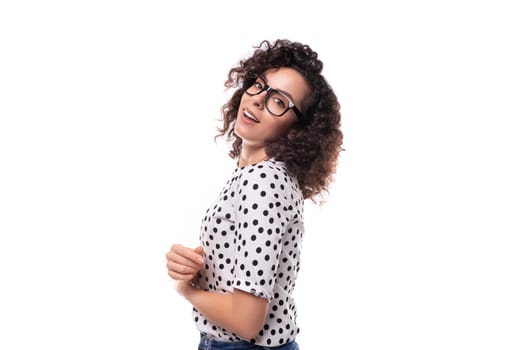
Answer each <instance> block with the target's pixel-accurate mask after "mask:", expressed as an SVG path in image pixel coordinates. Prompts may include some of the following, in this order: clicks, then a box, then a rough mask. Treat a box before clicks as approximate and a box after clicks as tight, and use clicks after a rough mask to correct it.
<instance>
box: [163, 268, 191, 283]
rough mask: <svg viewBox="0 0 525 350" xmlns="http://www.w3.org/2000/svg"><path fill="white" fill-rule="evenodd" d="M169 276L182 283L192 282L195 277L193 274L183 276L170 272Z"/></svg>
mask: <svg viewBox="0 0 525 350" xmlns="http://www.w3.org/2000/svg"><path fill="white" fill-rule="evenodd" d="M168 276H170V277H171V278H172V279H174V280H177V281H178V280H182V281H190V280H192V279H193V277H194V276H195V275H193V274H181V273H177V272H174V271H170V270H168Z"/></svg>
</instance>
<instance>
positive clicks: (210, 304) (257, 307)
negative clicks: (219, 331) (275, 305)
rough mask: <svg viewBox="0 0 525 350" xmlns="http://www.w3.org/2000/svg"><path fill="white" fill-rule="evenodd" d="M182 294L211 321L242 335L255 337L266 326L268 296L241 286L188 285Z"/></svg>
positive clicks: (248, 337) (247, 337)
mask: <svg viewBox="0 0 525 350" xmlns="http://www.w3.org/2000/svg"><path fill="white" fill-rule="evenodd" d="M181 294H182V295H183V296H184V297H185V298H186V299H187V300H188V301H189V302H190V303H191V304H192V305H193V306H194V307H195V308H196V309H197V310H199V312H201V313H202V314H203V315H204V316H205V317H206V318H207V319H208V320H209V321H210V322H212V323H213V324H215V325H217V326H220V327H222V328H224V329H227V330H229V331H231V332H234V333H236V334H237V335H239V336H241V337H243V338H246V339H251V338H254V337H256V336H257V333H258V332H259V330H260V329H261V328H262V327H263V326H264V321H265V320H266V314H267V305H268V303H267V301H266V300H265V299H261V298H257V297H255V296H253V295H250V294H248V293H245V292H242V291H239V290H235V292H234V293H233V294H231V293H217V292H209V291H203V290H201V289H198V288H194V287H191V286H189V285H188V286H187V287H185V288H184V289H183V290H182V291H181Z"/></svg>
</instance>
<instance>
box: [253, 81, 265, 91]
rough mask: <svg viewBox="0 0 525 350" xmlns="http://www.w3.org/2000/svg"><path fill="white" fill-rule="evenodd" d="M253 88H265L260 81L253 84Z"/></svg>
mask: <svg viewBox="0 0 525 350" xmlns="http://www.w3.org/2000/svg"><path fill="white" fill-rule="evenodd" d="M253 86H254V87H255V88H257V89H258V90H262V89H263V88H264V85H263V84H262V83H261V82H260V81H258V80H257V81H256V82H255V83H253Z"/></svg>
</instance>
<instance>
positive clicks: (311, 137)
mask: <svg viewBox="0 0 525 350" xmlns="http://www.w3.org/2000/svg"><path fill="white" fill-rule="evenodd" d="M254 48H255V51H254V53H253V54H252V56H251V57H249V58H247V59H244V60H241V61H240V62H239V65H238V66H236V67H234V68H232V69H230V71H229V73H228V79H227V80H226V82H225V83H224V85H225V86H226V87H227V88H237V90H236V91H235V92H234V93H233V95H232V97H231V98H230V100H229V101H228V102H227V103H226V104H225V105H224V106H223V107H222V115H223V119H222V121H223V125H222V127H221V128H218V130H219V135H217V136H225V135H226V136H227V139H228V140H229V141H233V142H232V143H231V150H230V153H229V154H230V157H232V158H237V157H239V155H240V153H241V148H242V139H241V138H240V137H239V136H237V135H236V134H235V133H234V124H235V120H236V118H237V111H238V109H239V105H240V102H241V97H242V95H243V93H244V90H243V89H242V87H243V84H244V82H245V81H246V80H247V79H249V77H251V76H253V74H262V73H264V72H266V71H267V70H268V69H271V68H280V67H289V68H293V69H294V70H296V71H297V72H299V73H300V74H301V75H302V76H303V78H304V79H305V80H306V82H307V83H308V85H309V87H310V91H311V93H310V95H309V96H308V98H307V99H306V101H305V106H304V107H303V112H302V113H303V115H304V117H305V119H306V122H305V123H296V124H295V125H294V127H292V129H290V130H289V132H288V134H287V135H284V136H282V137H280V138H278V139H277V140H275V141H273V142H271V143H270V144H268V145H266V149H265V150H266V154H267V155H268V156H269V157H273V158H275V159H276V160H278V161H283V162H284V163H285V164H286V168H287V170H288V171H289V172H290V174H291V175H293V176H295V177H296V178H297V180H298V182H299V186H300V187H301V190H302V193H303V196H304V198H310V199H312V200H313V199H314V197H316V196H318V195H321V194H322V193H323V192H325V191H326V192H328V185H329V183H330V182H331V181H332V180H333V174H334V173H335V169H336V165H337V159H338V156H339V152H340V151H341V145H342V142H343V134H342V132H341V130H340V126H341V114H340V111H339V110H340V105H339V102H338V101H337V97H336V95H335V94H334V92H333V91H332V88H331V86H330V85H329V84H328V83H327V81H326V80H325V78H324V76H323V75H322V74H321V71H322V69H323V63H322V62H321V61H320V60H319V59H318V58H317V52H315V51H313V50H312V49H311V48H310V47H309V46H308V45H303V44H301V43H299V42H291V41H289V40H285V39H280V40H276V41H275V42H273V43H271V42H269V41H267V40H264V41H262V42H261V44H260V45H259V46H255V47H254Z"/></svg>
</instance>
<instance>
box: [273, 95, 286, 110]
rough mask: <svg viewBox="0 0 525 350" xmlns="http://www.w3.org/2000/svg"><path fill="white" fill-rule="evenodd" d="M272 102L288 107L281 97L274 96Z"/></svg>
mask: <svg viewBox="0 0 525 350" xmlns="http://www.w3.org/2000/svg"><path fill="white" fill-rule="evenodd" d="M272 102H273V103H274V104H276V105H277V106H279V107H282V108H286V104H285V103H284V101H283V100H282V99H281V98H280V97H277V96H274V97H273V98H272Z"/></svg>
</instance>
